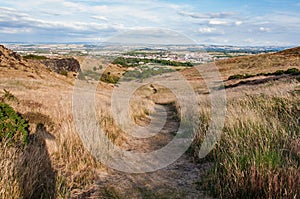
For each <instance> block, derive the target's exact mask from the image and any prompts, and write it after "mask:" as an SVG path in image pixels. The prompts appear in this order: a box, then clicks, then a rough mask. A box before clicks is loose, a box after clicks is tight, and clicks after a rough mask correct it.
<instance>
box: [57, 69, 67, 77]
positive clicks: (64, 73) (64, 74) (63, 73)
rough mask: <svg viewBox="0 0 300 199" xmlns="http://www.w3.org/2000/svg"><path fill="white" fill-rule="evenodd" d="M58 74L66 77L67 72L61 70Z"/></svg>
mask: <svg viewBox="0 0 300 199" xmlns="http://www.w3.org/2000/svg"><path fill="white" fill-rule="evenodd" d="M59 73H60V74H61V75H63V76H68V71H65V70H61V71H60V72H59Z"/></svg>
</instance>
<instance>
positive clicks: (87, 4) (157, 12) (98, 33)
mask: <svg viewBox="0 0 300 199" xmlns="http://www.w3.org/2000/svg"><path fill="white" fill-rule="evenodd" d="M299 10H300V0H298V1H297V0H284V1H283V0H281V1H280V0H251V1H250V0H231V1H230V0H228V1H225V0H185V1H179V0H131V1H123V0H25V1H24V0H14V1H1V3H0V42H100V41H105V40H107V39H108V38H111V37H113V36H114V35H116V34H120V33H122V32H126V31H128V30H129V31H134V30H141V29H148V28H162V29H166V30H172V31H175V32H177V33H180V34H183V35H186V37H189V38H191V39H193V40H194V41H196V42H198V43H201V44H227V45H278V46H283V45H293V46H297V45H300V36H299V35H300V34H299V33H300V12H299Z"/></svg>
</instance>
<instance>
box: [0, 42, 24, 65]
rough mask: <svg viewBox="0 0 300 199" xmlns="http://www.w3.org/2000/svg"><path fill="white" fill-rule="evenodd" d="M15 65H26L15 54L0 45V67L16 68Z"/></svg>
mask: <svg viewBox="0 0 300 199" xmlns="http://www.w3.org/2000/svg"><path fill="white" fill-rule="evenodd" d="M17 65H23V66H24V65H26V61H24V60H23V59H22V57H21V56H20V55H19V54H17V53H16V52H14V51H12V50H10V49H8V48H6V47H5V46H3V45H0V66H2V67H16V66H17Z"/></svg>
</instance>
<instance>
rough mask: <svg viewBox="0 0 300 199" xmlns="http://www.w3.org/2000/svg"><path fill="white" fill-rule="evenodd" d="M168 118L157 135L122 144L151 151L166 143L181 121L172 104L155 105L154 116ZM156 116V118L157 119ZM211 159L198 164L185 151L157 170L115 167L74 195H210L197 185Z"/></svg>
mask: <svg viewBox="0 0 300 199" xmlns="http://www.w3.org/2000/svg"><path fill="white" fill-rule="evenodd" d="M164 110H166V113H167V119H166V123H165V125H164V127H163V128H162V130H161V131H160V133H158V134H157V135H155V136H153V137H151V138H147V139H133V138H132V139H131V138H129V142H128V143H130V144H126V145H124V146H123V147H124V148H125V149H126V150H128V151H138V152H150V151H153V150H157V149H159V148H161V147H162V146H164V145H166V144H167V143H168V142H169V141H170V140H171V139H172V138H173V137H174V135H175V133H176V131H177V129H178V127H179V121H178V119H177V117H176V115H177V112H176V108H175V106H174V105H172V104H165V105H156V107H155V113H154V114H153V118H152V119H154V120H155V119H158V120H159V119H160V118H161V117H165V116H166V114H165V113H164ZM158 120H157V121H158ZM210 166H211V163H203V164H196V163H195V162H193V160H192V157H190V156H189V155H187V154H184V155H183V156H182V157H181V158H180V159H178V160H177V161H176V162H174V163H173V164H171V165H169V166H168V167H166V168H163V169H161V170H158V171H156V172H151V173H144V174H127V173H123V172H119V171H115V170H112V169H108V170H107V171H106V172H101V173H99V181H98V182H97V183H96V184H95V185H94V186H92V187H90V189H89V190H86V191H85V192H83V193H82V192H81V193H80V194H74V198H209V197H207V196H205V195H204V193H203V192H202V191H201V190H198V189H197V182H199V180H200V179H201V178H202V177H203V176H204V175H205V174H206V172H207V171H208V169H209V168H210Z"/></svg>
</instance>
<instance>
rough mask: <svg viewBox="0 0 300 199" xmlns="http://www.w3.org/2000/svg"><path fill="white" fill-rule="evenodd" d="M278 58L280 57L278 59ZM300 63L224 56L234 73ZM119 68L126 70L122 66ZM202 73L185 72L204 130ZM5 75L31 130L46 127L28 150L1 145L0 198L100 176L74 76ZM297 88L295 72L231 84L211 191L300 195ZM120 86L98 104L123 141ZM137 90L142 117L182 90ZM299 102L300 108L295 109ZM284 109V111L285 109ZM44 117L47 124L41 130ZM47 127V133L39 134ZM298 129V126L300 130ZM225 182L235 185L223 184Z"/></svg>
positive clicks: (78, 184) (100, 95) (69, 190)
mask: <svg viewBox="0 0 300 199" xmlns="http://www.w3.org/2000/svg"><path fill="white" fill-rule="evenodd" d="M82 61H84V60H82ZM275 62H279V63H280V64H278V65H276V64H275V65H274V63H275ZM93 63H94V62H93ZM247 63H248V65H247V66H246V64H247ZM282 63H283V64H282ZM299 65H300V63H299V56H298V57H297V56H294V55H289V56H286V55H282V54H281V55H274V56H273V55H272V56H268V55H260V56H258V57H257V56H255V57H246V58H235V59H232V60H227V61H224V62H218V63H217V66H218V67H219V69H220V71H221V73H222V76H223V78H224V79H227V78H228V77H229V76H230V75H234V74H240V73H248V72H249V73H255V74H256V73H260V72H274V71H276V70H277V69H287V68H290V66H293V67H299ZM91 69H92V68H91ZM114 69H116V70H114V73H115V72H116V74H118V71H117V68H114ZM121 72H122V71H121ZM194 72H195V71H193V70H192V69H188V70H185V71H183V74H184V75H185V77H187V78H188V79H189V81H190V82H191V83H192V85H193V86H194V88H195V89H196V91H197V92H199V93H201V94H203V95H201V96H200V97H199V105H200V107H201V118H200V119H201V121H203V123H202V124H201V127H200V129H201V130H202V133H203V132H205V130H207V127H208V126H207V122H208V121H209V115H210V108H209V106H210V102H209V99H208V97H209V95H207V94H208V93H207V88H206V86H205V84H204V82H203V80H202V78H201V77H200V76H199V75H198V74H196V73H194ZM0 78H1V79H0V90H3V89H7V90H9V91H10V92H11V93H13V94H14V95H15V96H16V97H17V98H18V99H19V103H11V105H12V106H13V107H14V109H15V110H17V111H18V112H20V113H21V114H22V115H23V116H24V117H25V118H26V119H28V120H29V123H30V132H31V134H32V135H36V136H37V135H39V134H40V135H39V136H37V137H38V139H37V140H38V141H35V142H34V143H33V144H32V145H31V146H29V147H28V148H27V149H24V150H21V149H17V148H8V147H5V146H0V157H1V162H0V174H1V178H0V198H3V199H4V198H5V199H6V198H21V197H22V196H25V195H26V194H27V196H28V197H30V196H33V195H32V194H34V193H39V194H44V195H43V196H44V197H46V196H51V197H55V198H68V197H69V196H72V194H73V193H74V192H76V193H78V192H80V191H81V190H83V189H85V188H86V187H89V186H90V185H92V184H93V183H95V182H96V181H97V179H98V177H99V176H98V175H97V173H98V172H99V171H101V170H105V169H106V168H104V167H103V165H101V164H100V163H99V162H98V161H97V160H96V159H95V158H94V157H93V156H92V155H91V154H90V153H89V152H88V151H87V150H86V149H85V148H84V146H83V144H82V142H81V139H80V137H79V136H78V134H77V131H76V129H75V125H74V118H73V113H72V92H73V83H74V78H73V77H64V76H62V75H57V74H54V73H52V72H49V71H48V70H46V69H38V67H33V68H30V67H21V68H19V69H14V68H7V67H0ZM172 81H176V80H172ZM297 87H298V90H299V82H298V81H297V80H295V78H293V79H282V80H277V81H270V82H266V83H263V84H258V85H242V86H239V87H236V88H231V89H228V90H227V91H226V92H227V97H228V107H227V108H228V115H227V118H226V123H225V128H224V135H223V138H222V140H221V142H220V144H219V145H218V146H217V148H216V149H215V150H214V151H213V152H212V153H211V154H210V155H209V156H208V159H209V158H210V159H212V160H214V161H215V167H214V170H213V171H212V174H213V175H212V176H210V177H211V178H210V179H209V180H208V182H209V183H208V185H215V186H214V187H211V190H214V191H215V193H216V194H217V196H219V197H224V198H227V197H229V196H230V195H229V194H231V195H233V196H234V197H260V198H272V197H275V198H284V197H286V198H292V197H293V196H295V194H297V195H296V197H298V196H299V187H298V186H297V184H299V159H297V158H299V142H300V141H299V132H300V131H299V118H298V119H297V115H295V114H294V113H293V112H291V111H292V110H298V111H299V95H295V94H291V93H290V92H291V91H294V90H296V89H297ZM112 89H113V86H112V85H108V84H104V83H100V84H99V85H98V90H97V95H96V96H97V99H96V104H97V106H98V107H97V110H98V115H99V120H100V123H101V125H102V127H103V128H104V129H105V130H106V132H107V134H109V137H110V138H111V139H112V141H114V142H115V143H116V144H117V145H120V146H121V145H124V143H126V142H127V141H128V140H127V139H126V137H124V135H123V132H122V131H121V130H120V129H119V128H118V127H117V126H116V124H115V122H114V120H113V118H112V114H111V112H110V110H109V107H110V97H111V93H112ZM154 89H156V91H154ZM155 92H157V93H155ZM205 93H206V94H205ZM262 93H263V94H264V95H261V94H262ZM135 96H136V97H133V98H132V100H131V102H130V103H131V109H130V111H131V113H130V115H131V116H132V118H133V120H134V121H136V122H137V123H138V121H141V120H144V118H147V117H148V115H149V113H151V112H152V111H153V105H154V103H170V102H176V98H175V96H174V94H172V93H171V92H170V91H169V90H168V89H166V88H163V87H160V86H158V85H154V88H153V87H151V86H150V85H147V86H145V87H144V88H142V89H140V90H138V91H136V93H135ZM296 104H298V105H297V106H298V109H295V105H296ZM177 107H178V108H179V105H178V104H177ZM275 111H277V113H276V114H275ZM278 111H283V112H280V114H278ZM298 117H299V114H298ZM297 122H298V123H297ZM39 124H41V125H43V126H44V127H45V128H44V129H39ZM141 124H145V123H143V122H141ZM290 124H291V125H290ZM297 124H298V126H297ZM41 131H42V132H44V133H38V132H41ZM291 131H294V132H295V133H294V134H293V136H294V137H291V133H290V132H291ZM202 135H203V134H201V135H200V134H199V135H198V136H199V137H198V138H197V139H198V140H196V142H195V145H194V147H195V150H196V151H197V148H199V143H201V139H202ZM253 151H257V153H253ZM257 154H261V155H258V156H257ZM37 162H38V163H39V164H37ZM49 175H50V177H49ZM45 178H47V179H45ZM25 184H26V186H25ZM41 184H42V185H43V186H40V185H41ZM224 184H228V186H221V185H224ZM53 185H54V188H53ZM41 188H42V190H41ZM247 193H248V195H247Z"/></svg>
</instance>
